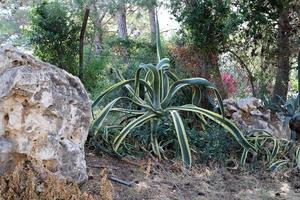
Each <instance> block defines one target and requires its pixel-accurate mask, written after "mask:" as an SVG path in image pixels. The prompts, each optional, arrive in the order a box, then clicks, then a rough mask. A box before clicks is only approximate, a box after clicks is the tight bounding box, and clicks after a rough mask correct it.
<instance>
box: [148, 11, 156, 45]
mask: <svg viewBox="0 0 300 200" xmlns="http://www.w3.org/2000/svg"><path fill="white" fill-rule="evenodd" d="M148 13H149V22H150V33H151V44H152V45H153V46H155V44H156V23H155V7H154V6H152V7H150V8H149V10H148Z"/></svg>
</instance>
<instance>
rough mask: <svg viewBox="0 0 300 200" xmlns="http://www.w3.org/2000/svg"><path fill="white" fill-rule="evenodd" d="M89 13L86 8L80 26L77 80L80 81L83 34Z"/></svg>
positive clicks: (81, 76)
mask: <svg viewBox="0 0 300 200" xmlns="http://www.w3.org/2000/svg"><path fill="white" fill-rule="evenodd" d="M89 13H90V9H89V8H86V9H85V13H84V17H83V22H82V26H81V31H80V46H79V75H78V76H79V78H80V79H81V80H82V79H83V45H84V34H85V30H86V25H87V21H88V18H89Z"/></svg>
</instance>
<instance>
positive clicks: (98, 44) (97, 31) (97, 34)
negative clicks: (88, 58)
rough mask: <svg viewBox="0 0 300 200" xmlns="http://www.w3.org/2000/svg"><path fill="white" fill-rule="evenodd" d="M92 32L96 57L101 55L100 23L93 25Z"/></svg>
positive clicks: (101, 36)
mask: <svg viewBox="0 0 300 200" xmlns="http://www.w3.org/2000/svg"><path fill="white" fill-rule="evenodd" d="M94 30H95V36H94V44H95V52H96V55H97V56H100V55H101V53H102V43H103V33H102V30H101V23H95V24H94Z"/></svg>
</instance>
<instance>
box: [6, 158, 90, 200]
mask: <svg viewBox="0 0 300 200" xmlns="http://www.w3.org/2000/svg"><path fill="white" fill-rule="evenodd" d="M0 199H1V200H2V199H5V200H21V199H22V200H27V199H28V200H50V199H57V200H58V199H61V200H64V199H68V200H75V199H76V200H77V199H78V200H94V198H93V197H92V196H91V195H89V194H87V193H83V192H81V191H80V189H79V187H78V185H77V184H76V183H74V182H67V181H66V180H62V179H60V178H59V177H57V176H55V175H54V174H53V173H51V172H49V171H47V170H46V169H45V168H44V167H43V166H42V165H41V164H40V163H38V162H37V161H35V160H33V159H26V160H23V161H21V162H20V163H19V164H18V165H17V166H16V167H15V169H14V170H13V171H11V172H10V173H8V174H6V175H4V176H2V177H0Z"/></svg>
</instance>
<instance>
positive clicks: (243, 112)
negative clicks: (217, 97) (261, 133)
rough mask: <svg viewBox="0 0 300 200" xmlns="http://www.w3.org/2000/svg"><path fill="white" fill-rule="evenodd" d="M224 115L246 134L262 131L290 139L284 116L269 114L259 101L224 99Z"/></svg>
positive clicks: (253, 99)
mask: <svg viewBox="0 0 300 200" xmlns="http://www.w3.org/2000/svg"><path fill="white" fill-rule="evenodd" d="M223 103H224V108H225V115H226V117H227V118H229V119H231V120H232V121H233V122H235V124H236V125H237V126H238V127H239V128H240V129H242V130H243V132H244V133H245V134H247V133H248V132H249V131H251V130H256V129H264V130H266V131H268V132H270V133H271V134H272V135H274V136H276V137H279V138H284V139H290V137H291V131H290V129H289V127H288V123H286V120H285V119H284V116H281V115H278V114H271V111H270V110H268V109H266V108H265V106H264V104H263V102H262V101H261V100H260V99H257V98H254V97H248V98H244V99H239V100H236V99H225V100H224V101H223Z"/></svg>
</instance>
